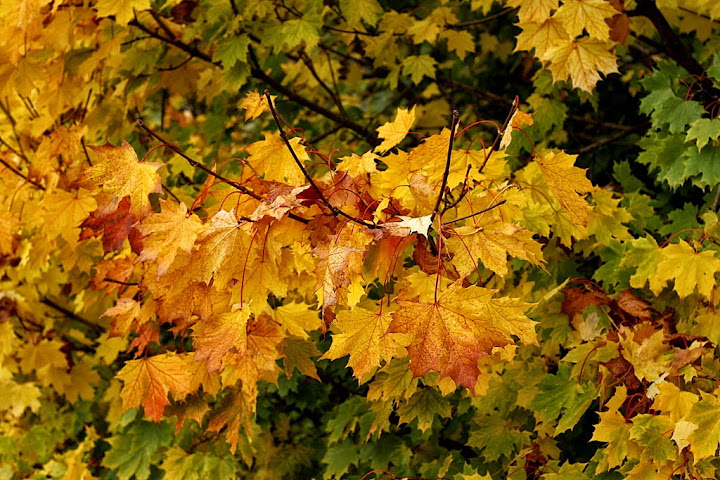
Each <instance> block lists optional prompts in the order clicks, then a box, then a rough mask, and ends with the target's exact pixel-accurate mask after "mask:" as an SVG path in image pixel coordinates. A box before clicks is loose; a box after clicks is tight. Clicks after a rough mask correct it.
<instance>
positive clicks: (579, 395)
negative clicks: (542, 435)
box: [530, 363, 598, 434]
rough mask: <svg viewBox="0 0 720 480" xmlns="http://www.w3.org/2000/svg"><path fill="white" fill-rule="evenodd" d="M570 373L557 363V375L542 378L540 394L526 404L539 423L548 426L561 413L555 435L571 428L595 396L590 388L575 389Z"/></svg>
mask: <svg viewBox="0 0 720 480" xmlns="http://www.w3.org/2000/svg"><path fill="white" fill-rule="evenodd" d="M570 372H571V368H570V365H569V364H567V363H561V364H560V366H559V367H558V371H557V374H555V375H552V374H548V375H545V377H543V379H542V380H540V383H538V389H539V390H540V392H538V394H537V395H536V396H535V398H533V400H532V402H530V409H531V410H533V411H534V413H535V415H536V417H538V419H540V420H541V421H543V422H546V423H547V422H551V421H553V420H555V419H556V418H558V416H560V414H561V413H562V418H561V419H560V421H559V422H558V426H557V429H556V431H555V433H556V434H558V433H562V432H564V431H566V430H569V429H571V428H573V427H574V426H575V424H577V422H578V421H579V420H580V417H582V415H583V413H585V411H586V410H587V409H588V407H589V406H590V404H591V403H592V401H593V400H594V399H595V398H596V397H597V396H598V390H597V388H596V387H595V386H594V385H593V384H591V383H586V384H584V385H582V386H581V385H579V384H578V381H577V379H576V378H571V377H570Z"/></svg>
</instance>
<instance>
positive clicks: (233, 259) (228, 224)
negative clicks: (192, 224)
mask: <svg viewBox="0 0 720 480" xmlns="http://www.w3.org/2000/svg"><path fill="white" fill-rule="evenodd" d="M244 225H245V224H244V223H242V222H238V221H237V218H236V217H235V215H234V214H233V213H232V212H228V211H227V210H220V211H218V212H217V213H216V214H215V215H214V216H213V217H212V219H211V220H210V226H209V227H207V228H206V229H205V230H204V231H203V232H201V233H200V235H199V236H198V239H197V251H196V252H194V253H193V261H197V262H199V263H200V267H199V272H198V273H199V276H198V278H199V280H201V281H204V282H205V283H208V282H209V281H210V279H211V278H212V277H213V275H216V274H218V273H219V272H220V275H219V276H220V277H222V278H221V280H222V281H223V282H226V281H229V279H230V278H232V277H233V275H236V274H237V272H238V270H239V269H241V268H242V266H243V264H244V260H245V256H246V255H247V252H248V251H249V249H250V242H251V238H252V237H251V236H250V234H249V233H248V232H247V227H244ZM195 256H197V259H196V258H195Z"/></svg>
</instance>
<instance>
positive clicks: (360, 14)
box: [340, 0, 384, 27]
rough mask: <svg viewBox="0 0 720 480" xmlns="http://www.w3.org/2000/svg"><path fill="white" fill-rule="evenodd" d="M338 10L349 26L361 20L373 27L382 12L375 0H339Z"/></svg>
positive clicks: (355, 24) (359, 22) (358, 23)
mask: <svg viewBox="0 0 720 480" xmlns="http://www.w3.org/2000/svg"><path fill="white" fill-rule="evenodd" d="M340 11H341V12H342V14H343V16H344V17H345V20H347V23H348V25H349V26H350V27H356V26H359V25H361V22H365V23H367V24H368V25H370V26H371V27H374V26H375V25H376V24H377V22H378V20H379V19H380V17H381V16H382V14H383V12H384V10H383V8H382V6H380V4H379V3H378V2H377V0H340Z"/></svg>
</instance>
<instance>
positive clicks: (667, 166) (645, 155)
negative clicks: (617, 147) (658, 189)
mask: <svg viewBox="0 0 720 480" xmlns="http://www.w3.org/2000/svg"><path fill="white" fill-rule="evenodd" d="M638 145H639V146H640V147H641V148H642V149H643V150H644V151H643V152H640V154H639V155H638V158H637V160H638V162H640V163H643V164H645V165H648V168H649V169H650V171H655V170H656V171H657V172H658V174H657V178H658V180H659V181H667V182H668V183H669V184H670V186H677V185H681V184H682V183H683V182H684V180H683V176H684V172H685V169H684V166H683V165H682V158H681V157H682V155H683V154H684V153H685V151H686V150H687V145H686V144H685V136H684V135H682V134H676V135H668V136H665V137H659V136H658V135H654V136H651V137H645V138H643V139H641V140H640V141H639V142H638Z"/></svg>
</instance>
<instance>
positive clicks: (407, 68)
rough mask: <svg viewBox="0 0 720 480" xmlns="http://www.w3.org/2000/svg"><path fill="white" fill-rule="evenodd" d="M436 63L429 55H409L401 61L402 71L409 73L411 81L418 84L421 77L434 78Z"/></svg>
mask: <svg viewBox="0 0 720 480" xmlns="http://www.w3.org/2000/svg"><path fill="white" fill-rule="evenodd" d="M436 63H437V62H436V61H435V59H433V58H432V57H431V56H430V55H411V56H408V57H405V59H404V60H403V61H402V73H403V75H410V79H411V80H412V82H413V83H414V84H418V83H420V82H421V81H422V79H423V77H428V78H435V64H436Z"/></svg>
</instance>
